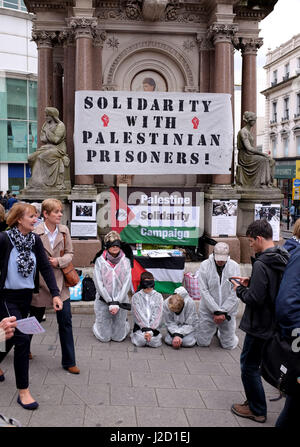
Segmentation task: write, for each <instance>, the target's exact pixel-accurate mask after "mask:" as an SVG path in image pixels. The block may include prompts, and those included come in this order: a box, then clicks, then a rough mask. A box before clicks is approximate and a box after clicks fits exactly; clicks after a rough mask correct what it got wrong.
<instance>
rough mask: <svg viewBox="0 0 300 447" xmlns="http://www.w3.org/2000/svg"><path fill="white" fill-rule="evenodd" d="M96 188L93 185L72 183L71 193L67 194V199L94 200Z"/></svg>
mask: <svg viewBox="0 0 300 447" xmlns="http://www.w3.org/2000/svg"><path fill="white" fill-rule="evenodd" d="M96 197H97V188H96V186H95V185H74V187H73V188H72V191H71V194H70V195H69V196H68V199H69V200H80V201H85V200H94V201H95V200H96Z"/></svg>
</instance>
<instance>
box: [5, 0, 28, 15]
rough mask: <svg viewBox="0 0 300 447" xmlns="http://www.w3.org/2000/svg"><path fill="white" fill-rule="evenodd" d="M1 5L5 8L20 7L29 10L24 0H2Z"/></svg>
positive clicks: (22, 9) (21, 9)
mask: <svg viewBox="0 0 300 447" xmlns="http://www.w3.org/2000/svg"><path fill="white" fill-rule="evenodd" d="M0 6H3V8H10V9H19V10H20V11H25V12H27V8H26V6H25V3H24V1H23V0H0Z"/></svg>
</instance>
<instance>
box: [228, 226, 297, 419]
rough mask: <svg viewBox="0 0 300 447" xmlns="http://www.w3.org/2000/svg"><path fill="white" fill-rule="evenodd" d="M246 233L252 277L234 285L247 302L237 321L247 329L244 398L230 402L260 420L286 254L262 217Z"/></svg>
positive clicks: (244, 414) (241, 413)
mask: <svg viewBox="0 0 300 447" xmlns="http://www.w3.org/2000/svg"><path fill="white" fill-rule="evenodd" d="M246 236H247V238H248V241H249V245H250V247H251V248H252V249H253V251H254V253H255V258H252V274H251V278H248V277H237V279H239V280H240V284H238V283H237V282H235V281H233V284H234V290H236V293H237V296H238V297H239V298H240V299H241V300H242V301H243V302H244V303H245V304H246V307H245V311H244V314H243V317H242V319H241V323H240V329H242V330H243V331H244V332H246V336H245V340H244V345H243V350H242V353H241V359H240V364H241V376H242V382H243V385H244V389H245V394H246V398H247V400H246V401H245V402H244V403H243V404H234V405H232V407H231V410H232V412H233V413H234V414H236V415H237V416H241V417H244V418H248V419H252V420H254V421H256V422H261V423H263V422H265V421H266V419H267V404H266V398H265V392H264V388H263V385H262V380H261V375H260V364H261V361H262V349H263V346H264V343H265V340H267V339H268V338H270V337H272V335H273V333H274V329H275V298H276V295H277V292H278V289H279V286H280V282H281V278H282V274H283V272H284V270H285V267H286V265H287V262H288V259H289V254H288V252H287V251H286V250H285V249H284V248H282V247H280V246H274V242H273V239H272V237H273V231H272V227H271V225H270V224H269V223H268V222H267V221H266V220H265V219H262V220H256V221H254V222H253V223H252V224H250V225H249V227H248V229H247V232H246Z"/></svg>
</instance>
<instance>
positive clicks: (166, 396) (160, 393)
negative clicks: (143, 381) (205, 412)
mask: <svg viewBox="0 0 300 447" xmlns="http://www.w3.org/2000/svg"><path fill="white" fill-rule="evenodd" d="M156 394H157V399H158V404H159V406H160V407H176V408H205V405H204V402H203V400H202V399H201V397H200V395H199V393H198V392H197V391H195V390H187V389H180V390H179V389H167V388H157V389H156Z"/></svg>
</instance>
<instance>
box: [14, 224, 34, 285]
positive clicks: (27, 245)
mask: <svg viewBox="0 0 300 447" xmlns="http://www.w3.org/2000/svg"><path fill="white" fill-rule="evenodd" d="M8 235H9V237H10V239H11V240H12V242H13V244H14V246H15V247H16V249H17V250H18V252H19V254H18V257H17V264H18V272H19V273H21V275H22V276H24V278H27V277H28V276H29V275H30V273H31V272H32V271H33V269H34V260H33V259H32V257H31V252H32V247H33V246H34V244H35V237H34V235H33V233H31V232H30V233H28V234H26V235H25V236H24V234H22V233H21V232H20V231H19V230H18V228H17V227H13V228H11V229H10V230H9V231H8Z"/></svg>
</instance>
